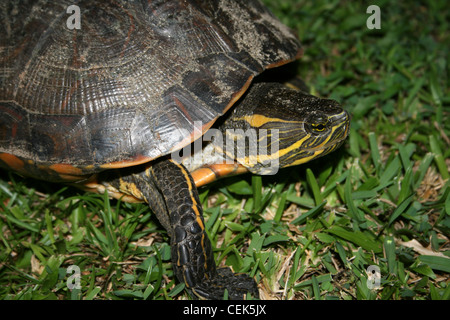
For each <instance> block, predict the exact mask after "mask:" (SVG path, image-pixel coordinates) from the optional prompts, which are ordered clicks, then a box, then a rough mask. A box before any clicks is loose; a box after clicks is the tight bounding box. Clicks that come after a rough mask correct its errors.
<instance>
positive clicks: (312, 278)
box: [0, 0, 450, 300]
mask: <svg viewBox="0 0 450 320" xmlns="http://www.w3.org/2000/svg"><path fill="white" fill-rule="evenodd" d="M265 2H266V3H267V5H268V6H270V8H271V9H272V10H273V12H274V13H275V14H276V15H277V16H278V17H280V18H281V19H282V20H283V22H284V23H286V24H288V25H289V26H290V27H292V28H293V29H294V30H296V32H297V33H298V35H299V37H300V39H302V42H303V45H304V47H305V55H304V58H303V59H302V60H301V61H300V63H299V64H298V65H296V67H298V73H299V75H301V76H302V77H303V78H304V79H305V80H306V82H307V83H308V84H309V85H310V86H311V90H312V92H313V93H314V94H316V95H319V96H324V97H331V98H334V99H336V100H338V101H340V102H341V103H342V104H343V105H344V106H345V108H346V109H347V110H348V111H349V112H350V113H351V114H352V127H351V132H350V137H349V139H348V140H347V143H346V144H345V146H344V147H342V148H341V149H340V150H338V151H337V152H335V153H333V154H332V155H330V156H327V157H324V158H321V159H317V160H315V161H313V162H311V163H308V164H306V165H303V166H299V167H296V168H290V169H285V170H282V171H281V172H280V173H279V174H278V175H277V176H274V177H257V176H242V177H235V178H230V179H226V180H222V181H220V182H219V183H215V184H213V185H212V186H209V187H207V188H202V189H201V190H200V193H201V200H202V202H203V205H204V208H205V215H206V219H207V227H208V230H209V234H210V236H211V239H212V242H213V245H214V246H215V247H216V248H217V250H216V254H217V261H218V262H219V263H220V264H227V265H229V266H232V267H233V269H234V270H235V271H239V272H247V273H249V274H251V275H252V276H254V277H255V279H256V280H257V281H258V283H259V287H260V292H261V298H263V299H299V300H301V299H317V300H321V299H341V300H351V299H393V300H403V299H416V300H422V299H424V300H440V299H447V300H448V299H449V298H450V285H449V274H450V250H449V248H450V247H449V243H450V242H449V234H450V232H449V230H450V194H449V193H450V186H449V179H448V178H449V165H450V161H449V158H450V157H449V155H450V142H449V136H450V121H449V117H448V116H449V112H450V110H449V105H450V91H449V88H450V85H449V71H450V68H449V64H448V57H449V56H450V52H449V47H448V44H449V43H450V34H449V33H448V30H450V25H449V21H450V13H449V11H448V6H447V2H446V1H427V2H423V3H420V2H419V1H417V2H416V1H414V2H413V1H408V2H405V3H402V2H400V3H396V2H392V1H389V2H388V1H375V2H370V3H368V2H367V3H365V4H362V3H361V2H360V1H358V2H355V1H314V2H311V1H310V2H307V1H295V0H280V1H268V0H267V1H265ZM370 4H377V5H379V6H380V8H381V29H380V30H369V29H367V28H366V19H367V18H368V16H369V15H368V14H366V8H367V6H369V5H370ZM1 178H2V179H1V181H0V197H1V198H0V228H1V231H2V232H1V233H0V237H1V241H0V298H2V299H186V298H188V297H187V295H186V293H185V291H184V290H183V286H182V285H180V284H178V282H177V281H175V279H174V276H173V272H172V267H171V263H170V248H169V246H168V244H167V242H168V237H167V234H166V232H165V231H163V229H162V227H161V226H160V225H159V224H158V223H157V221H156V220H155V218H154V216H153V215H152V214H151V213H150V212H149V210H148V209H147V207H146V206H145V205H135V204H127V203H122V202H118V201H112V200H109V199H108V198H107V197H106V196H104V195H95V194H89V193H83V192H81V191H78V190H74V189H72V188H68V187H62V186H60V185H52V184H49V185H45V184H43V183H42V182H38V181H34V180H30V179H22V178H19V177H17V176H15V175H11V174H8V173H5V172H3V173H2V175H1ZM70 265H76V266H78V267H79V268H80V270H81V272H82V275H81V289H74V290H69V288H68V286H67V282H68V280H69V282H70V281H71V278H69V277H70V276H71V274H68V273H67V272H66V270H67V268H68V267H69V266H70ZM370 266H377V267H378V268H379V270H380V273H381V283H380V286H379V287H377V288H375V289H374V290H371V289H370V288H369V286H368V274H367V272H366V270H367V269H368V268H369V267H370Z"/></svg>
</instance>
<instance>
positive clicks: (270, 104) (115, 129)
mask: <svg viewBox="0 0 450 320" xmlns="http://www.w3.org/2000/svg"><path fill="white" fill-rule="evenodd" d="M0 18H1V21H2V22H3V23H2V24H1V26H0V33H1V34H2V38H1V39H0V167H2V168H4V169H7V170H12V171H14V172H16V173H18V174H20V175H23V176H29V177H32V178H36V179H41V180H45V181H51V182H58V183H67V184H70V185H75V186H78V187H82V188H84V189H87V190H91V191H94V192H100V193H104V192H108V194H109V195H110V196H112V197H116V198H119V199H122V200H123V201H129V202H146V203H147V204H148V206H149V210H151V211H152V212H153V213H154V214H155V215H156V217H157V219H158V220H159V222H160V223H161V225H162V226H163V227H164V228H165V229H166V230H167V234H168V236H169V238H170V247H171V261H172V265H173V269H174V274H175V275H176V277H177V279H178V280H179V281H180V282H181V283H184V284H185V287H186V289H187V291H188V292H189V294H190V295H191V296H192V298H195V299H197V298H198V299H222V298H223V297H224V294H225V292H226V293H227V296H228V298H229V299H243V298H244V297H246V295H247V294H250V295H251V296H253V297H255V298H258V297H259V293H258V286H257V284H256V282H255V280H254V279H253V278H252V277H250V276H248V275H247V274H240V273H234V272H233V271H232V270H231V269H230V268H229V267H227V266H224V267H219V266H216V263H215V259H214V252H213V248H212V245H211V242H210V240H209V239H208V236H207V233H206V230H205V222H204V218H203V209H202V206H201V202H200V200H199V196H198V191H197V189H198V188H199V187H200V186H202V185H205V184H207V183H210V182H212V181H215V180H217V179H218V178H220V177H224V176H229V175H235V174H241V173H245V172H250V173H253V174H276V172H277V171H278V169H279V168H284V167H288V166H292V165H297V164H301V163H305V162H307V161H310V160H312V159H315V158H317V157H320V156H324V155H326V154H328V153H330V152H331V151H333V150H336V149H337V148H338V147H339V146H341V145H342V144H343V143H344V141H345V139H346V137H347V135H348V132H349V114H348V113H347V112H346V111H345V110H344V109H343V108H342V106H341V105H340V104H339V103H338V102H337V101H335V100H330V99H325V98H319V97H316V96H313V95H310V94H309V93H308V92H305V91H304V90H299V89H298V88H297V89H296V88H290V87H288V86H286V85H285V84H283V83H279V82H276V81H258V79H259V77H260V75H261V74H264V71H265V70H268V69H272V68H276V67H280V66H282V65H288V63H291V62H294V61H296V60H298V59H299V58H300V57H301V56H302V54H303V48H302V45H301V44H300V42H299V40H298V39H297V37H296V35H295V34H294V32H293V31H291V30H290V29H289V28H288V27H287V26H285V25H284V24H282V23H281V22H280V21H279V20H278V19H277V18H276V17H275V16H274V15H273V14H272V13H271V12H270V11H269V10H268V9H267V8H266V7H265V6H264V5H263V4H262V3H261V2H260V1H259V0H210V1H202V0H164V1H163V0H153V1H138V0H132V1H124V0H116V1H111V2H108V1H101V2H94V1H84V0H81V1H77V2H76V5H73V4H72V2H71V1H61V0H58V1H52V0H41V1H31V0H26V1H25V0H24V1H3V2H1V3H0ZM266 72H267V71H266ZM194 160H195V161H194Z"/></svg>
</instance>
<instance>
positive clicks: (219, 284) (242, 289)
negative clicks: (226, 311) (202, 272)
mask: <svg viewBox="0 0 450 320" xmlns="http://www.w3.org/2000/svg"><path fill="white" fill-rule="evenodd" d="M191 290H192V292H193V293H194V294H195V296H197V297H198V298H200V299H208V300H223V299H224V297H226V294H225V290H226V291H227V293H228V300H244V299H245V296H246V294H250V295H251V296H252V297H253V298H256V299H259V292H258V287H257V285H256V282H255V280H254V279H253V278H250V277H249V276H248V275H247V274H245V273H233V272H232V271H231V270H230V268H220V269H217V271H216V274H215V276H214V277H213V278H211V279H208V280H205V281H203V282H202V283H200V284H199V285H197V286H196V287H194V288H191Z"/></svg>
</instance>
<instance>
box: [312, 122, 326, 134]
mask: <svg viewBox="0 0 450 320" xmlns="http://www.w3.org/2000/svg"><path fill="white" fill-rule="evenodd" d="M326 127H327V126H326V123H324V122H318V123H311V129H312V130H313V131H316V132H322V131H324V130H325V129H326Z"/></svg>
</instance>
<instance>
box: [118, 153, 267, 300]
mask: <svg viewBox="0 0 450 320" xmlns="http://www.w3.org/2000/svg"><path fill="white" fill-rule="evenodd" d="M109 185H112V186H114V187H115V188H117V187H119V188H120V189H121V191H122V192H125V193H131V194H133V195H134V196H135V197H140V196H142V198H143V199H144V200H145V201H146V202H147V203H148V204H149V206H150V208H151V209H152V211H153V212H154V213H155V214H156V216H157V217H158V219H159V221H160V222H161V224H162V225H163V226H164V227H165V228H166V229H167V231H168V233H169V236H170V238H171V241H170V245H171V257H172V263H173V267H174V271H175V274H176V276H177V278H178V279H179V281H182V282H184V283H185V284H186V287H187V288H188V290H189V291H190V292H191V293H192V294H194V295H195V296H196V297H198V298H201V299H222V298H223V296H224V293H225V289H227V291H228V298H229V299H243V298H244V297H245V294H247V293H250V294H251V295H252V296H253V297H259V294H258V288H257V286H256V283H255V281H254V280H253V279H252V278H250V277H249V276H248V275H246V274H234V273H233V272H232V271H231V270H230V269H229V268H221V269H216V264H215V262H214V255H213V250H212V247H211V242H210V240H209V238H208V236H207V234H206V230H205V223H204V220H203V210H202V207H201V204H200V201H199V198H198V192H197V189H196V187H195V184H194V182H193V179H192V177H191V176H190V174H189V172H188V171H187V169H186V168H185V167H184V166H183V165H181V164H178V163H176V162H173V161H172V160H162V161H159V162H157V163H155V164H153V165H152V166H150V167H147V168H145V170H142V171H140V172H135V173H131V174H126V175H123V172H122V175H121V176H120V177H117V178H115V179H113V180H110V181H109Z"/></svg>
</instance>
